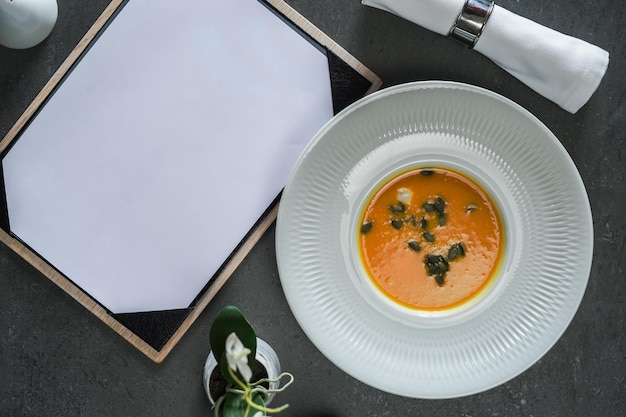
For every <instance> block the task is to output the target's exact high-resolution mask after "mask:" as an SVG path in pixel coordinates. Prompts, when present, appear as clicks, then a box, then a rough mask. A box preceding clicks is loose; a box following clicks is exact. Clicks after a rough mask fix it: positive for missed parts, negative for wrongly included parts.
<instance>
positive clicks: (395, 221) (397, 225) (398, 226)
mask: <svg viewBox="0 0 626 417" xmlns="http://www.w3.org/2000/svg"><path fill="white" fill-rule="evenodd" d="M391 225H392V226H393V228H394V229H398V230H400V229H402V222H401V221H400V220H398V219H393V220H392V221H391Z"/></svg>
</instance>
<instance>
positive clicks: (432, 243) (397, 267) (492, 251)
mask: <svg viewBox="0 0 626 417" xmlns="http://www.w3.org/2000/svg"><path fill="white" fill-rule="evenodd" d="M361 220H362V221H361V223H360V225H359V227H360V230H359V231H358V233H359V237H358V241H359V250H360V255H361V259H362V262H363V264H364V266H365V269H366V270H367V272H368V274H369V276H370V278H371V279H372V281H373V282H374V283H375V284H376V286H377V287H378V288H379V289H380V290H381V291H382V292H383V293H384V294H385V295H386V296H388V297H389V298H391V299H392V300H394V301H396V302H397V303H400V304H401V305H404V306H407V307H410V308H413V309H419V310H442V309H446V308H450V307H454V306H457V305H459V304H461V303H464V302H466V301H468V300H469V299H471V298H472V297H474V296H475V295H476V294H478V293H479V292H480V291H481V290H482V289H483V288H485V287H486V286H487V285H488V284H489V281H490V278H491V277H492V276H494V275H495V272H496V271H497V268H498V265H499V262H500V258H501V256H502V253H503V250H504V236H503V228H502V224H501V220H500V215H499V213H498V212H497V209H496V206H495V204H494V203H493V202H492V201H491V199H490V197H489V196H488V195H487V193H486V192H485V191H484V190H483V189H482V188H481V187H480V186H478V185H477V184H476V183H475V182H474V181H472V180H470V179H469V178H467V177H466V176H464V175H461V174H460V173H458V172H455V171H452V170H449V169H443V168H428V169H416V170H411V171H408V172H404V173H402V174H400V175H398V176H396V177H394V178H392V179H391V180H389V181H388V182H386V183H385V184H383V185H382V186H381V187H380V188H379V189H378V190H377V191H375V192H374V194H373V195H372V196H371V198H370V199H369V201H367V202H366V205H365V207H364V210H363V214H362V218H361Z"/></svg>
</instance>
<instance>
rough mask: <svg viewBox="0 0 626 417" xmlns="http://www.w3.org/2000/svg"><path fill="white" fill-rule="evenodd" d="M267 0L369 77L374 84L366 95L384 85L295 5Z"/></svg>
mask: <svg viewBox="0 0 626 417" xmlns="http://www.w3.org/2000/svg"><path fill="white" fill-rule="evenodd" d="M265 1H266V2H267V3H268V4H270V5H271V6H272V7H274V8H275V9H276V10H278V11H279V12H280V13H282V14H283V15H284V16H285V17H286V18H287V19H289V20H290V21H291V22H292V23H294V24H295V25H296V26H297V27H299V28H300V29H302V30H303V31H304V32H305V33H306V34H307V35H309V36H310V37H311V38H313V39H314V40H315V41H317V42H318V43H319V44H320V45H322V46H324V47H326V48H328V49H329V50H330V51H331V52H333V53H334V54H335V55H337V56H338V57H339V58H341V59H342V60H343V61H345V62H346V63H347V64H348V65H350V66H351V67H352V68H353V69H354V70H355V71H357V72H358V73H359V74H361V75H362V76H363V77H365V79H367V80H368V81H369V82H370V83H371V84H372V85H371V86H370V88H369V89H368V90H367V92H366V93H365V94H366V95H368V94H371V93H373V92H374V91H377V90H379V89H380V87H382V84H383V81H382V79H381V78H380V77H379V76H378V75H376V74H375V73H374V72H373V71H372V70H370V69H369V68H367V67H366V66H365V65H363V63H362V62H361V61H359V60H358V59H356V58H355V57H354V56H353V55H351V54H350V53H349V52H348V51H347V50H345V49H344V48H343V47H341V46H340V45H339V44H338V43H337V42H335V41H334V40H333V39H332V38H331V37H330V36H328V35H327V34H325V33H324V32H322V31H321V30H320V29H319V28H318V27H317V26H315V25H314V24H313V23H311V22H310V21H309V20H308V19H307V18H305V17H304V16H302V15H301V14H300V13H299V12H298V11H296V10H295V9H294V8H293V7H291V6H290V5H288V4H287V3H285V1H284V0H265Z"/></svg>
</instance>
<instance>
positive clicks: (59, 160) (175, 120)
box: [3, 0, 332, 313]
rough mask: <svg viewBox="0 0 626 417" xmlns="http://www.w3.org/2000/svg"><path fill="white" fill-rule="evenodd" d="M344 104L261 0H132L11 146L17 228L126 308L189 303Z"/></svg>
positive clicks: (115, 305) (92, 290)
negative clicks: (335, 104) (335, 102)
mask: <svg viewBox="0 0 626 417" xmlns="http://www.w3.org/2000/svg"><path fill="white" fill-rule="evenodd" d="M331 117H332V100H331V89H330V80H329V73H328V62H327V59H326V56H325V55H324V54H323V53H321V52H320V51H319V50H318V49H316V48H315V47H314V46H313V45H311V44H310V43H309V42H308V41H307V40H306V39H304V38H303V37H302V36H300V35H299V34H298V33H296V32H295V31H294V30H293V29H292V28H290V27H289V26H288V25H287V24H285V23H284V22H283V21H281V20H280V19H279V18H278V17H276V16H275V15H274V14H272V13H271V12H270V11H269V10H267V9H266V8H265V7H264V6H263V5H262V4H260V3H258V2H257V1H256V0H228V1H223V0H220V1H218V0H184V1H175V2H153V1H149V0H131V1H130V2H128V4H127V5H126V6H125V7H124V8H123V9H122V10H121V12H120V14H119V15H118V16H117V17H116V18H115V20H114V21H113V22H112V23H111V25H110V26H109V27H108V29H106V31H105V32H104V33H103V34H102V36H101V37H100V38H99V39H98V40H97V41H96V42H95V44H94V45H93V47H92V48H91V49H90V50H89V52H88V53H87V54H86V55H85V56H84V57H83V59H82V60H81V61H80V62H79V63H78V65H77V66H76V68H75V69H74V70H73V71H72V72H71V74H70V75H69V76H68V77H67V79H66V80H65V81H64V82H63V83H62V84H61V86H60V88H59V89H58V91H57V92H56V93H54V95H53V96H52V97H51V98H50V100H49V101H48V102H47V103H46V104H45V106H44V107H43V109H42V110H41V112H40V113H39V114H38V115H37V116H36V117H35V118H34V120H33V121H32V123H31V124H30V125H29V126H28V127H27V129H26V130H25V131H24V133H23V134H22V136H21V137H20V138H19V139H18V140H17V142H16V143H15V145H14V147H13V148H12V149H11V150H10V152H9V153H8V154H7V155H6V157H5V158H4V160H3V168H4V175H5V183H6V184H5V185H6V193H7V204H8V210H9V219H10V227H11V231H12V232H13V233H15V234H16V235H17V236H18V237H19V238H21V239H22V240H23V241H24V242H26V243H27V244H28V245H29V246H30V247H31V248H33V249H34V250H35V251H36V252H38V253H39V254H40V255H41V256H42V257H43V258H44V259H46V260H47V261H48V262H50V263H51V264H52V265H54V266H55V267H56V268H57V269H58V270H60V271H61V272H62V273H63V274H64V275H66V276H67V277H68V278H69V279H71V280H72V281H73V282H74V283H76V284H77V285H78V286H80V287H81V288H82V289H83V290H84V291H85V292H87V293H88V294H90V295H91V296H92V297H93V298H95V299H96V300H98V301H99V302H100V303H101V304H103V305H104V306H105V307H106V308H108V309H109V310H110V311H112V312H113V313H125V312H138V311H153V310H166V309H175V308H184V307H187V306H189V304H190V303H191V302H192V301H193V299H194V298H195V297H196V296H197V295H198V294H199V292H200V291H201V290H202V288H203V287H204V286H205V285H206V283H207V282H208V281H209V279H210V278H211V276H213V275H214V274H215V272H216V271H217V270H218V269H219V267H220V266H221V265H222V263H223V262H224V261H225V260H226V259H227V257H228V256H229V254H230V253H231V252H232V251H233V250H234V249H235V248H236V246H237V244H238V243H239V242H240V241H241V240H242V239H243V238H244V237H245V235H246V233H247V232H248V231H249V230H250V228H251V227H252V226H253V225H254V223H255V222H256V221H257V220H258V218H259V217H260V216H261V214H262V213H263V212H264V211H265V209H266V208H267V207H268V206H269V205H270V204H271V202H272V201H273V200H274V198H275V197H276V196H277V195H278V193H279V192H280V190H281V189H282V187H283V186H284V185H285V183H286V181H287V177H288V176H289V173H290V171H291V169H292V167H293V165H294V163H295V161H296V160H297V158H298V156H299V155H300V153H301V152H302V150H303V149H304V147H305V146H306V144H307V142H308V141H309V140H310V139H311V138H312V137H313V136H314V134H315V133H316V132H317V131H318V130H319V129H320V128H321V127H322V126H323V124H324V123H325V122H327V121H328V120H329V119H330V118H331Z"/></svg>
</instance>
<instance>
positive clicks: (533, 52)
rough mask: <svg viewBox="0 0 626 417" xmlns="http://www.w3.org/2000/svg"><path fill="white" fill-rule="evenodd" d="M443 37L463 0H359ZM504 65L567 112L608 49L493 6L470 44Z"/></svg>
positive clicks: (593, 80) (594, 84)
mask: <svg viewBox="0 0 626 417" xmlns="http://www.w3.org/2000/svg"><path fill="white" fill-rule="evenodd" d="M361 3H362V4H364V5H367V6H371V7H375V8H378V9H381V10H385V11H387V12H390V13H393V14H395V15H397V16H400V17H402V18H404V19H406V20H408V21H411V22H413V23H415V24H418V25H420V26H422V27H424V28H426V29H428V30H431V31H433V32H436V33H439V34H441V35H444V36H447V35H448V34H449V33H450V30H451V28H452V26H453V25H454V24H455V22H456V20H457V18H458V16H459V13H460V12H461V10H462V9H463V5H464V4H465V0H362V1H361ZM474 49H475V50H477V51H478V52H480V53H482V54H483V55H485V56H486V57H488V58H489V59H491V60H492V61H493V62H495V63H496V64H498V65H499V66H500V67H502V68H503V69H504V70H506V71H507V72H509V73H510V74H511V75H513V76H515V77H516V78H517V79H519V80H520V81H522V82H523V83H524V84H526V85H527V86H528V87H530V88H532V89H533V90H534V91H536V92H537V93H539V94H541V95H542V96H544V97H546V98H548V99H549V100H552V101H553V102H555V103H557V104H558V105H559V106H561V107H562V108H563V109H565V110H567V111H569V112H570V113H576V112H577V111H578V110H579V109H580V108H581V107H582V106H583V105H584V104H585V103H586V102H587V101H588V100H589V98H590V97H591V95H592V94H593V93H594V92H595V91H596V89H597V88H598V85H599V84H600V81H601V80H602V77H604V74H605V72H606V69H607V67H608V64H609V53H608V52H607V51H605V50H603V49H601V48H599V47H597V46H595V45H592V44H590V43H588V42H585V41H583V40H580V39H577V38H574V37H571V36H568V35H565V34H563V33H561V32H557V31H555V30H553V29H550V28H547V27H545V26H542V25H540V24H538V23H536V22H533V21H532V20H529V19H526V18H524V17H521V16H519V15H516V14H515V13H512V12H510V11H508V10H506V9H504V8H502V7H500V6H498V5H495V6H494V8H493V11H492V13H491V16H490V17H489V19H488V21H487V23H486V24H485V26H484V29H483V31H482V34H481V35H480V37H479V38H478V41H477V42H476V44H475V45H474Z"/></svg>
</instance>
